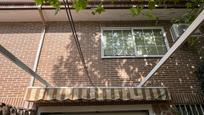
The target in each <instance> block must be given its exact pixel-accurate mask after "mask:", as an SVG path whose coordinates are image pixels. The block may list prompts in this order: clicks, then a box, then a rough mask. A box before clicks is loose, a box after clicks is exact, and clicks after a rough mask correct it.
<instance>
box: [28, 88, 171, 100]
mask: <svg viewBox="0 0 204 115" xmlns="http://www.w3.org/2000/svg"><path fill="white" fill-rule="evenodd" d="M25 100H26V101H40V100H44V101H49V100H58V101H63V100H71V101H74V100H95V101H103V100H112V101H114V100H124V101H128V100H138V101H143V100H145V101H157V100H159V101H167V100H171V97H170V94H169V92H168V90H167V88H135V87H121V88H112V87H107V88H101V87H98V88H95V87H89V88H73V87H58V88H41V87H29V88H27V91H26V95H25Z"/></svg>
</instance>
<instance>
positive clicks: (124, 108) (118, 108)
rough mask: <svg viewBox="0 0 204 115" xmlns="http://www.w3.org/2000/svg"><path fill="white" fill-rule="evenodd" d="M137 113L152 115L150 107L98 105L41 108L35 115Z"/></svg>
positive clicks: (141, 105) (147, 105) (146, 105)
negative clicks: (58, 114) (95, 112)
mask: <svg viewBox="0 0 204 115" xmlns="http://www.w3.org/2000/svg"><path fill="white" fill-rule="evenodd" d="M128 110H129V111H137V110H147V111H148V112H149V115H154V113H153V109H152V105H150V104H139V105H98V106H42V107H39V108H38V112H37V115H40V114H41V113H43V112H50V113H52V112H94V111H128Z"/></svg>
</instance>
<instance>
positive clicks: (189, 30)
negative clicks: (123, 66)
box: [138, 10, 204, 87]
mask: <svg viewBox="0 0 204 115" xmlns="http://www.w3.org/2000/svg"><path fill="white" fill-rule="evenodd" d="M203 21H204V10H202V12H201V13H200V14H199V15H198V16H197V18H196V19H195V20H194V21H193V22H192V23H191V25H190V26H189V27H188V28H187V30H186V31H185V32H184V33H183V34H182V35H181V36H180V38H179V39H178V40H177V41H176V42H175V43H174V44H173V46H172V47H171V48H170V49H169V50H168V52H167V53H166V54H165V55H164V56H163V57H162V58H161V60H160V61H159V62H158V64H157V65H156V66H154V68H153V69H152V70H151V71H150V72H149V74H148V75H147V76H146V77H145V78H144V79H143V80H142V81H141V82H140V84H139V85H138V87H142V86H143V85H144V84H145V83H146V82H147V81H148V80H149V79H150V78H151V77H152V76H153V75H154V74H155V73H156V72H157V70H158V69H159V68H160V67H161V66H162V65H163V64H164V63H165V62H166V61H167V60H168V59H169V58H170V56H171V55H172V54H173V53H174V52H175V51H176V50H177V49H178V48H179V47H180V46H181V45H182V44H183V43H184V42H185V41H186V40H187V38H188V37H189V36H190V35H191V33H193V32H194V31H195V30H196V29H197V28H198V27H199V26H200V24H201V23H202V22H203Z"/></svg>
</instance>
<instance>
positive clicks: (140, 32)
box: [102, 28, 167, 57]
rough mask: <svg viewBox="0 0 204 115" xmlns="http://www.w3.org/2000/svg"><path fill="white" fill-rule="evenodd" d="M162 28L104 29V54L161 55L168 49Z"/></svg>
mask: <svg viewBox="0 0 204 115" xmlns="http://www.w3.org/2000/svg"><path fill="white" fill-rule="evenodd" d="M162 32H163V31H162V29H161V28H160V29H157V28H156V29H154V28H150V29H148V28H144V29H142V28H139V29H138V28H137V29H134V28H132V29H121V30H120V29H116V30H114V29H110V30H103V40H102V42H103V50H104V51H103V55H104V56H134V57H143V56H161V55H164V54H165V53H166V51H167V46H166V43H165V40H164V39H165V37H164V36H163V34H162Z"/></svg>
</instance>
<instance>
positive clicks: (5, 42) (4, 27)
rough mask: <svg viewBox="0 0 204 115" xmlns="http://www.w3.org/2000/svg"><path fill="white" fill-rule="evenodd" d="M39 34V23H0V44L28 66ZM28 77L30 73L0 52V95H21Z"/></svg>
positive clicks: (33, 56) (31, 62)
mask: <svg viewBox="0 0 204 115" xmlns="http://www.w3.org/2000/svg"><path fill="white" fill-rule="evenodd" d="M40 35H41V24H40V23H0V44H1V45H2V46H3V47H5V48H6V49H7V50H9V51H10V52H11V53H13V54H14V55H16V57H17V58H19V59H20V60H22V61H23V62H24V63H25V64H27V65H28V66H29V67H30V68H32V67H33V63H34V59H35V55H36V51H37V47H38V42H39V40H40ZM30 79H31V78H30V75H28V74H27V73H26V72H24V71H23V70H22V69H20V68H19V67H18V66H16V65H15V64H14V63H13V62H11V61H10V60H8V59H7V58H6V57H5V56H3V55H2V54H0V92H1V93H0V97H9V98H12V97H23V96H24V93H25V89H26V87H27V86H28V85H29V81H30Z"/></svg>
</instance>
